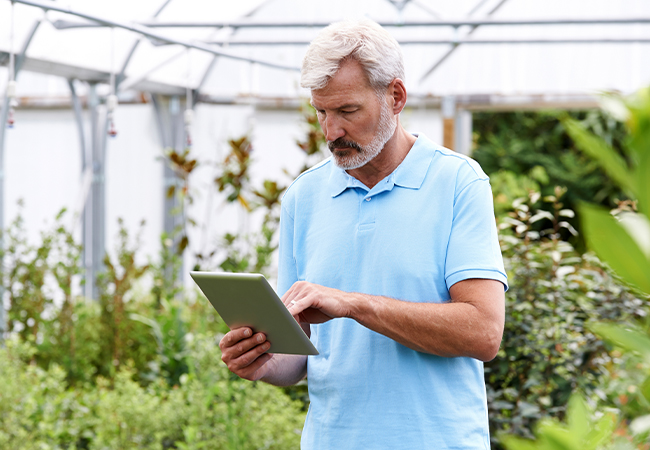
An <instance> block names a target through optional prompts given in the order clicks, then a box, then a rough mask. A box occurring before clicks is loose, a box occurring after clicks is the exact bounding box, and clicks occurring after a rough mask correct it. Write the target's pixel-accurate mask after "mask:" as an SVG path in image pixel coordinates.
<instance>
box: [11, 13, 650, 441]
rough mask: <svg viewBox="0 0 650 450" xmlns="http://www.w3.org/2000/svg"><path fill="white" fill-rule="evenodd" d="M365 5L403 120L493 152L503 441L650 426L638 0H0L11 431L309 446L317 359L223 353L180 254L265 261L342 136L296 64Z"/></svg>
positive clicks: (272, 275) (467, 151)
mask: <svg viewBox="0 0 650 450" xmlns="http://www.w3.org/2000/svg"><path fill="white" fill-rule="evenodd" d="M363 18H369V19H372V20H373V21H375V22H377V23H378V24H380V25H381V26H382V27H383V28H384V29H385V30H387V31H388V32H389V33H390V34H391V35H392V36H393V37H394V38H395V39H396V40H397V42H399V44H400V48H401V50H402V52H403V55H404V64H405V73H406V79H405V80H404V83H405V86H406V91H407V92H408V99H407V101H406V106H405V107H404V109H403V111H402V112H401V114H400V123H401V125H403V126H404V128H405V129H406V130H408V131H409V132H411V133H420V134H423V135H426V136H427V137H428V138H429V139H431V140H432V141H433V142H435V143H438V144H440V145H442V146H444V147H446V148H448V149H451V150H453V151H455V152H457V153H460V154H462V155H467V156H469V157H472V158H474V159H476V160H477V161H478V162H479V163H480V165H481V167H483V170H485V172H486V173H487V175H489V176H490V180H491V186H492V193H493V196H494V205H495V213H496V218H497V226H498V229H499V234H500V244H501V251H502V253H503V257H504V261H505V270H506V271H507V275H508V280H509V284H510V289H509V291H508V292H507V293H506V322H505V323H506V325H505V332H504V337H503V341H502V344H501V349H500V350H499V353H498V356H497V358H496V359H494V360H492V361H490V362H486V363H485V369H486V376H485V381H486V389H487V402H488V408H489V414H490V440H491V445H492V448H495V449H496V448H508V449H523V448H540V449H541V448H553V449H555V448H557V449H560V448H567V449H568V448H571V449H573V448H575V449H579V448H580V449H581V448H594V449H595V448H599V449H600V448H602V449H605V448H639V449H641V448H647V442H650V441H648V439H650V378H647V374H648V373H649V372H648V368H649V367H650V366H649V365H648V364H649V363H650V360H649V359H648V358H650V354H648V349H647V348H645V350H644V345H646V344H649V345H650V337H648V332H647V325H643V321H644V320H645V321H646V322H647V319H645V317H647V312H648V292H650V288H649V286H648V284H649V283H650V282H649V281H648V279H649V278H648V276H649V275H648V274H649V273H650V271H646V270H645V268H646V267H647V268H650V250H649V249H648V242H650V226H648V222H647V215H648V212H649V211H648V210H647V209H645V208H646V207H647V204H646V197H648V200H647V201H648V202H650V193H649V192H648V189H647V186H648V179H649V178H647V177H650V163H648V164H646V161H650V157H645V156H644V155H645V154H649V155H650V148H648V145H650V144H649V143H650V138H647V136H650V134H648V133H650V118H649V117H650V116H649V115H648V114H649V113H648V111H647V110H646V109H644V108H646V107H650V102H648V103H643V102H644V101H647V100H648V99H647V96H648V94H647V91H644V89H646V88H647V87H648V86H650V58H649V57H648V55H649V54H650V3H648V2H647V1H645V0H620V1H616V2H612V1H606V0H593V1H584V0H574V1H566V0H564V1H559V0H548V1H545V2H530V1H526V0H457V1H454V2H443V1H440V0H358V1H354V2H351V1H345V2H344V1H340V0H331V1H329V2H315V1H313V0H308V1H305V0H303V1H297V0H242V1H239V2H222V1H218V2H202V1H197V0H186V1H182V2H181V1H179V0H141V1H138V2H133V1H130V2H127V1H124V0H115V1H113V2H103V3H99V2H84V1H79V0H69V1H67V2H65V1H61V0H59V1H50V0H0V93H1V97H0V98H2V102H1V103H0V122H1V123H0V226H1V228H2V230H3V231H2V239H1V240H0V246H1V247H0V248H1V249H2V253H1V254H2V256H3V261H4V263H3V270H2V276H1V282H0V285H1V286H0V292H2V295H3V297H2V298H3V302H4V303H3V308H0V332H1V334H2V338H1V340H2V342H3V347H4V348H3V349H0V350H1V351H2V352H3V353H2V354H1V355H0V366H5V367H6V370H5V372H2V373H0V379H2V380H13V381H12V383H14V385H12V384H10V383H7V385H6V386H5V388H0V447H1V448H11V449H13V448H32V447H21V446H19V445H18V444H17V442H21V440H32V441H33V442H34V444H33V445H34V446H33V448H187V449H189V448H298V443H299V442H300V430H301V428H302V425H303V424H302V422H303V421H304V417H305V413H306V410H307V409H308V405H309V397H308V395H307V388H306V383H305V382H302V383H301V384H298V385H297V386H293V387H289V388H277V389H276V388H274V387H271V386H268V385H265V384H263V383H256V384H250V383H247V382H245V381H243V380H241V379H238V378H237V377H233V376H232V375H230V374H229V373H228V371H227V368H226V367H225V365H224V364H223V363H221V360H220V359H219V355H218V352H219V347H218V346H217V345H216V344H215V339H219V338H220V337H221V336H222V335H223V333H225V332H227V331H228V328H227V327H226V326H225V324H224V323H223V322H222V321H221V319H220V318H219V316H218V315H217V314H216V312H215V311H213V310H212V309H211V307H210V306H209V304H208V303H207V302H206V301H205V299H204V298H202V297H201V296H200V295H199V294H198V291H197V290H196V288H195V285H194V283H193V282H192V280H191V278H190V276H189V272H190V271H191V270H206V271H226V272H255V273H263V274H265V275H266V276H267V278H269V281H270V282H271V284H272V285H273V287H276V286H277V272H278V264H279V263H278V252H277V248H278V239H279V236H278V234H279V232H278V230H279V227H280V225H279V215H280V212H279V205H280V201H281V198H282V195H283V194H284V192H285V190H286V188H287V187H288V186H289V185H290V184H291V183H292V181H293V180H294V179H295V178H296V177H297V176H298V175H300V174H301V173H302V172H303V171H304V170H306V169H307V168H308V167H311V166H314V165H315V164H317V163H319V162H321V161H322V160H324V159H325V158H328V157H329V156H330V151H329V150H328V147H327V143H326V139H325V137H324V136H323V133H322V131H321V129H320V126H319V122H318V119H317V115H316V113H315V111H314V109H313V108H312V106H311V105H310V103H309V102H310V98H311V91H310V90H309V89H305V88H302V87H300V76H301V65H302V61H303V58H304V56H305V53H306V51H307V48H308V46H309V44H310V42H311V41H312V40H313V39H314V38H315V37H316V36H317V35H318V34H319V32H321V31H322V30H323V29H324V28H325V27H326V26H328V25H329V24H331V23H333V22H337V21H341V20H346V19H363ZM644 99H645V100H644ZM639 105H641V106H639ZM644 133H645V134H644ZM644 139H648V140H647V141H646V140H644ZM644 143H645V144H644ZM644 145H645V148H644V147H643V146H644ZM604 147H606V149H605V150H603V148H604ZM589 149H595V150H589ZM612 149H613V150H612ZM638 149H641V150H638ZM610 150H611V152H610ZM643 151H645V152H646V153H645V154H644V153H643ZM608 152H610V153H608ZM603 155H604V156H603ZM612 155H613V156H612ZM644 164H645V166H644ZM644 174H645V175H644ZM586 203H590V204H595V205H598V206H599V207H601V208H603V209H605V208H606V209H608V210H611V211H614V215H615V216H616V217H617V218H618V219H617V220H619V222H620V223H622V224H623V225H617V224H618V223H619V222H616V221H614V224H611V223H610V222H607V220H606V219H603V218H602V217H600V216H598V217H597V216H596V213H595V212H594V214H595V215H594V219H593V220H588V219H587V217H588V215H589V214H590V212H589V211H592V210H589V209H588V207H587V206H584V205H585V204H586ZM581 205H582V206H581ZM583 209H584V211H583ZM594 211H596V210H595V209H594ZM598 211H600V210H598ZM592 212H593V211H592ZM628 216H629V217H628ZM632 216H634V218H632ZM589 217H591V216H589ZM608 218H611V217H609V216H608ZM612 220H613V219H612ZM592 224H593V225H592ZM610 226H611V227H618V228H608V227H610ZM612 230H614V231H617V232H618V231H621V230H623V231H621V232H622V233H626V231H625V230H627V233H628V234H625V236H624V237H622V238H620V239H618V238H617V237H615V235H614V234H610V231H611V233H614V231H612ZM590 233H592V234H593V236H598V237H590V236H591V234H590ZM598 233H600V234H598ZM635 233H636V234H635ZM639 236H640V237H639ZM599 242H600V243H599ZM602 242H611V243H612V244H611V245H612V246H613V247H614V248H618V249H619V250H621V251H622V250H623V249H625V250H626V256H625V257H621V256H616V255H617V253H616V251H615V250H611V249H610V248H609V247H607V248H604V247H606V245H605V244H602ZM637 244H638V249H637V247H636V246H637ZM631 246H632V247H634V248H633V249H631ZM152 305H153V306H152ZM106 311H108V313H107V312H106ZM529 322H530V323H529ZM599 322H602V323H600V324H598V323H599ZM605 322H606V323H605ZM613 323H625V324H626V325H625V327H624V328H620V329H615V327H614V325H612V324H613ZM594 324H596V325H594ZM599 326H601V328H602V329H599V328H598V327H599ZM608 326H611V327H610V328H611V329H610V328H607V327H608ZM599 330H600V331H599ZM617 330H618V331H617ZM623 330H624V331H623ZM633 332H636V333H638V334H635V335H634V336H633V335H632V334H629V335H628V334H625V333H633ZM599 333H600V334H599ZM608 333H609V334H608ZM617 333H618V334H617ZM107 336H110V339H109V338H107ZM612 336H614V337H612ZM639 336H640V337H639ZM105 338H106V339H109V340H110V342H109V343H108V344H105V345H104V344H103V343H101V342H102V340H103V339H105ZM637 338H638V340H635V339H637ZM617 339H618V340H617ZM5 341H6V343H5ZM633 341H634V342H636V344H632V343H631V342H633ZM622 343H627V344H622ZM635 345H636V347H635ZM215 352H217V355H216V357H215ZM217 363H218V364H217ZM635 368H636V369H635ZM38 380H40V381H38ZM37 381H38V382H37ZM40 382H42V383H50V384H51V387H50V388H49V390H45V389H44V388H43V389H41V388H37V387H35V386H36V385H37V384H38V383H40ZM0 384H1V383H0ZM32 385H33V387H32ZM21 386H22V387H21ZM89 386H92V388H90V387H89ZM215 386H216V387H215ZM250 386H253V387H250ZM39 389H41V390H39ZM46 391H47V392H46ZM52 392H57V393H58V394H56V395H53V394H52ZM576 392H577V393H578V394H575V393H576ZM572 393H574V394H575V395H573V396H572ZM48 396H49V397H48ZM206 396H207V398H208V399H207V400H206V399H205V398H206ZM21 397H22V398H25V399H30V400H29V402H31V404H33V405H38V406H33V405H32V406H25V408H28V409H29V408H32V412H33V413H32V415H31V416H29V415H26V416H21V414H23V413H21V412H20V411H19V410H20V408H18V409H16V408H14V407H13V406H12V405H13V402H16V403H17V404H20V403H21V402H22V400H20V399H21ZM199 397H201V398H203V399H204V400H205V402H204V403H205V405H203V406H201V407H198V406H197V407H195V406H194V404H193V402H195V400H196V399H197V398H199ZM5 399H6V400H5ZM107 399H108V400H107ZM223 399H230V400H228V401H225V400H223ZM29 402H27V403H25V404H26V405H28V404H30V403H29ZM93 402H94V403H93ZM102 402H104V403H102ZM111 402H112V403H111ZM129 402H131V403H129ZM210 402H212V403H210ZM71 404H72V405H75V406H69V405H71ZM91 404H92V405H95V406H92V407H91V406H89V405H91ZM66 405H68V406H66ZM97 405H100V406H97ZM260 405H262V406H260ZM66 408H67V409H66ZM84 408H90V409H91V410H92V412H91V413H88V414H87V415H84V414H85V413H84V412H83V410H84ZM92 408H98V409H92ZM102 408H104V409H102ZM570 408H573V410H572V411H573V413H574V417H575V416H576V415H579V414H584V415H585V417H583V419H584V423H585V424H587V423H589V426H590V427H591V429H592V430H599V432H601V431H602V436H601V437H597V436H594V435H593V432H592V434H588V433H587V431H584V433H583V434H584V436H582V435H581V434H580V433H582V431H576V430H577V428H571V427H572V426H576V425H575V422H574V423H569V422H567V421H566V420H565V418H566V417H568V416H571V414H570V413H567V411H568V410H569V409H570ZM576 411H577V412H576ZM147 415H149V417H151V421H154V420H155V421H157V423H156V424H151V423H150V421H148V420H147ZM2 416H4V417H6V419H3V418H2ZM91 416H92V417H91ZM587 416H588V417H587ZM610 416H612V417H614V419H611V420H610V422H611V423H609V422H608V423H605V422H603V420H604V419H603V418H607V417H610ZM29 417H32V419H29ZM34 418H35V419H34ZM30 420H32V422H30ZM581 420H582V419H581ZM34 421H42V423H43V426H42V427H41V429H40V430H39V429H38V426H34V423H36V422H34ZM111 421H113V422H114V423H117V425H116V427H113V428H111V426H110V423H111ZM545 421H546V422H545ZM100 422H101V423H100ZM249 423H258V424H260V428H259V429H256V428H255V427H251V426H250V425H249ZM540 423H542V424H544V423H545V424H546V425H545V426H546V428H544V426H541V427H539V426H538V424H540ZM585 426H586V425H585ZM554 427H555V428H554ZM608 427H609V428H608ZM588 428H589V427H588ZM610 428H611V430H610ZM44 430H45V431H44ZM120 430H122V431H120ZM549 430H551V431H549ZM553 430H555V431H557V432H558V433H560V434H562V433H565V434H568V435H571V436H573V438H571V439H574V441H571V443H570V444H566V445H565V446H564V447H561V446H559V444H558V446H555V447H554V446H552V445H553V444H552V442H554V441H552V438H551V437H549V436H551V434H552V433H553ZM608 430H609V431H611V433H610V434H607V433H608ZM544 433H547V434H544ZM616 433H618V434H616ZM587 435H588V436H587ZM515 436H518V437H523V438H525V439H533V438H536V439H537V441H531V442H534V443H526V444H521V442H520V441H518V440H517V437H515ZM576 436H577V437H576ZM599 436H600V435H599ZM583 438H584V439H583ZM610 438H611V439H610ZM296 439H297V440H296ZM581 439H583V440H581ZM599 439H600V440H599ZM607 439H609V440H607ZM587 441H589V442H590V444H589V445H592V444H593V445H592V446H591V447H589V446H588V445H587V444H585V442H587ZM623 441H625V442H624V443H622V442H623ZM549 442H551V443H549ZM567 442H568V441H567ZM41 444H42V445H41ZM201 445H203V446H204V447H201ZM520 445H521V446H520ZM524 445H538V447H524ZM543 445H548V446H547V447H544V446H543ZM571 445H573V446H571ZM644 445H646V446H645V447H644ZM206 446H207V447H206ZM615 446H618V447H615Z"/></svg>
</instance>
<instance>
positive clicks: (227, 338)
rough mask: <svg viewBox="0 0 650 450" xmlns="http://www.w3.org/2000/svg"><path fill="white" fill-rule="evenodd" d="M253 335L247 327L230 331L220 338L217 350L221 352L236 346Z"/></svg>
mask: <svg viewBox="0 0 650 450" xmlns="http://www.w3.org/2000/svg"><path fill="white" fill-rule="evenodd" d="M252 335H253V330H251V329H250V328H249V327H240V328H234V329H232V330H230V331H229V332H228V333H226V334H225V335H224V337H223V338H221V341H220V342H219V348H220V349H221V350H222V351H223V350H225V349H226V348H228V347H232V346H233V345H236V344H237V343H238V342H239V341H241V340H243V339H246V338H249V337H251V336H252Z"/></svg>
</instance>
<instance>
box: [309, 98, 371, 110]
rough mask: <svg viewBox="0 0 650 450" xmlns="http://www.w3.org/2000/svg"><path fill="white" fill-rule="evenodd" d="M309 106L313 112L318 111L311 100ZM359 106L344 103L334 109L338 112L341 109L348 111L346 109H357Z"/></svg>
mask: <svg viewBox="0 0 650 450" xmlns="http://www.w3.org/2000/svg"><path fill="white" fill-rule="evenodd" d="M309 104H310V105H311V106H312V107H313V108H314V109H315V110H317V111H318V108H317V107H316V105H314V102H313V100H310V101H309ZM360 106H361V105H359V104H358V103H346V104H344V105H341V106H339V107H337V108H334V109H336V110H339V111H340V110H342V109H348V108H359V107H360Z"/></svg>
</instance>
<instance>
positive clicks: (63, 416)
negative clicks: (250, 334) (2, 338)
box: [0, 336, 304, 450]
mask: <svg viewBox="0 0 650 450" xmlns="http://www.w3.org/2000/svg"><path fill="white" fill-rule="evenodd" d="M34 352H35V348H34V346H33V345H31V344H28V343H22V342H20V341H18V340H9V341H8V342H7V346H6V348H4V349H0V399H1V401H0V448H3V449H16V450H18V449H20V450H29V449H42V448H52V449H63V448H86V449H98V450H99V449H163V448H179V449H199V448H210V449H260V448H264V449H288V448H297V447H298V446H299V441H300V430H301V428H302V423H303V421H304V413H303V412H301V406H302V404H301V403H300V402H296V401H292V400H290V399H289V397H288V396H287V395H285V394H284V392H283V391H282V390H281V389H279V388H275V387H272V386H269V385H266V384H263V383H253V384H251V383H249V382H246V381H243V380H240V379H239V378H237V377H234V376H232V374H230V373H229V372H228V369H227V368H226V367H225V366H224V365H223V363H221V360H220V354H219V350H218V347H217V345H216V342H215V337H214V336H198V337H195V338H193V339H192V340H191V342H189V343H188V358H187V360H188V362H189V364H190V373H189V374H186V375H184V376H182V377H181V383H180V385H177V386H174V388H173V389H169V388H168V386H167V384H166V383H165V382H164V381H163V380H158V382H157V383H151V384H150V385H149V386H147V387H143V386H142V385H140V384H139V383H137V382H135V381H134V371H133V369H132V368H130V367H128V366H123V367H122V368H121V369H120V370H119V371H118V372H117V373H116V376H115V378H114V380H112V381H111V380H108V379H105V378H99V379H98V380H97V384H96V386H93V385H91V384H85V385H83V386H77V387H76V388H75V389H71V388H69V387H68V386H67V384H66V381H65V377H66V374H65V371H64V370H62V369H61V368H60V367H59V366H57V365H55V364H52V365H51V366H50V367H49V368H48V369H47V370H45V369H42V368H40V367H39V366H37V365H34V364H30V363H29V362H28V361H29V360H31V358H32V357H33V354H34Z"/></svg>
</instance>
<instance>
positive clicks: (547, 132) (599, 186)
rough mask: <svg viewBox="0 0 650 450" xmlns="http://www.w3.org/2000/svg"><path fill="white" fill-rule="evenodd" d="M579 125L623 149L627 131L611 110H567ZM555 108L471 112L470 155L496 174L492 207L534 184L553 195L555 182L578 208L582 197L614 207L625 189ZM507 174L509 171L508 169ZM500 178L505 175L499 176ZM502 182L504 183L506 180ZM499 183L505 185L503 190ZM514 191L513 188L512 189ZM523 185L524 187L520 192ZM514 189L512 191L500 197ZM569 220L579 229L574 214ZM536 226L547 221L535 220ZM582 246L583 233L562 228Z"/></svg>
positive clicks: (499, 208)
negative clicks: (585, 151) (574, 233)
mask: <svg viewBox="0 0 650 450" xmlns="http://www.w3.org/2000/svg"><path fill="white" fill-rule="evenodd" d="M567 115H568V116H570V117H572V118H573V119H574V120H575V121H576V122H579V123H580V124H581V126H583V127H584V128H586V129H589V130H591V131H593V132H594V133H595V134H596V135H598V136H600V137H601V139H602V140H604V141H606V142H608V143H609V144H610V145H611V146H613V148H616V149H617V152H619V153H620V152H621V151H622V150H621V148H622V146H623V142H624V140H625V136H626V132H625V129H624V127H623V126H622V125H621V124H620V123H619V122H618V121H617V120H615V118H614V117H612V116H611V115H610V114H607V113H604V112H602V111H599V110H591V111H578V112H571V113H567ZM559 116H561V114H559V113H558V112H556V111H542V112H509V113H494V112H483V113H475V114H474V115H473V129H474V146H475V148H474V150H473V152H472V157H474V158H475V159H476V160H477V161H478V162H479V163H480V164H481V167H482V168H483V170H485V172H486V173H488V174H489V175H490V178H491V179H492V178H493V176H495V175H496V177H497V180H494V181H496V182H497V183H498V184H499V187H498V188H497V186H495V188H494V192H495V194H496V195H495V197H496V198H495V209H496V210H497V212H498V213H499V212H500V211H505V209H506V208H507V205H508V200H513V199H514V198H517V197H519V196H523V195H525V193H526V192H525V191H527V190H528V189H530V188H532V189H535V190H538V191H539V192H541V193H542V195H543V196H545V195H553V189H554V188H555V186H563V187H566V188H567V193H566V195H565V197H564V203H565V204H566V206H567V208H569V209H572V210H576V208H577V206H578V204H579V202H580V201H590V202H591V201H593V202H596V203H598V204H601V205H603V206H606V207H610V208H613V207H615V205H616V203H617V200H623V199H624V194H623V192H622V191H621V189H620V188H619V187H618V186H617V184H616V183H615V182H614V181H613V180H612V179H611V177H610V176H608V174H607V173H606V172H605V171H603V170H602V169H601V167H600V166H599V165H598V163H597V162H596V161H594V160H593V159H592V158H590V157H589V156H587V155H585V154H583V153H582V152H581V151H580V150H579V149H578V148H577V145H576V144H575V143H574V141H573V140H572V139H571V136H570V135H569V133H568V129H567V128H566V126H565V123H564V122H562V121H561V120H560V118H559ZM506 174H507V175H506ZM499 178H505V180H504V182H501V180H499ZM504 185H506V186H504ZM502 187H507V189H505V190H502ZM513 191H516V192H513ZM522 191H524V192H523V193H522ZM510 192H512V195H513V197H510V198H509V199H507V198H499V196H501V195H503V194H506V195H509V193H510ZM569 222H570V223H571V224H572V225H573V226H574V227H575V228H576V229H578V231H580V227H579V223H578V221H577V219H569ZM538 225H539V226H538V227H537V231H540V230H541V229H542V228H541V227H543V226H545V225H542V223H540V224H538ZM563 238H564V239H565V240H570V241H571V242H572V243H573V244H574V246H576V248H578V250H580V251H584V243H583V242H582V240H581V235H579V236H578V237H577V238H574V237H572V236H571V235H570V234H563Z"/></svg>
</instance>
